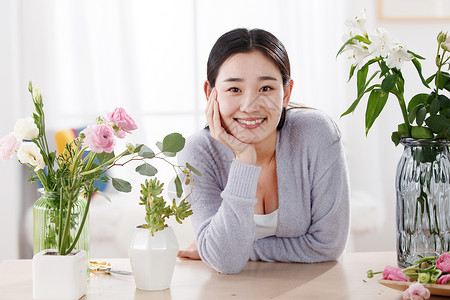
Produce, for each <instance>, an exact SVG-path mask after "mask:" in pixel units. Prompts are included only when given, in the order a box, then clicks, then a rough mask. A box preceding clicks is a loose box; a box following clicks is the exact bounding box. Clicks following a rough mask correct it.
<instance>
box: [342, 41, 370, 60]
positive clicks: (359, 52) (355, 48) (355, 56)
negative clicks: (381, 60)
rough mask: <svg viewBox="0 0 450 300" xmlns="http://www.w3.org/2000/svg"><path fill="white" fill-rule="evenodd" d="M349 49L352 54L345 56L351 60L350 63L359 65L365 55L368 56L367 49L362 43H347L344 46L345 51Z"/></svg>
mask: <svg viewBox="0 0 450 300" xmlns="http://www.w3.org/2000/svg"><path fill="white" fill-rule="evenodd" d="M347 50H351V51H352V54H351V55H350V56H348V57H347V58H348V59H350V60H351V61H352V65H354V66H361V65H362V64H363V61H364V59H365V58H366V57H369V56H370V52H369V50H367V47H366V46H365V45H364V44H362V43H355V44H349V45H347V46H346V47H345V51H347Z"/></svg>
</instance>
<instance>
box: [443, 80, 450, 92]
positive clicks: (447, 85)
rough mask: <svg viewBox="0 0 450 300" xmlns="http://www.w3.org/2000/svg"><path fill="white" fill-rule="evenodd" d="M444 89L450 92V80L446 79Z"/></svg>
mask: <svg viewBox="0 0 450 300" xmlns="http://www.w3.org/2000/svg"><path fill="white" fill-rule="evenodd" d="M444 89H446V90H447V91H449V92H450V80H447V82H446V83H445V86H444Z"/></svg>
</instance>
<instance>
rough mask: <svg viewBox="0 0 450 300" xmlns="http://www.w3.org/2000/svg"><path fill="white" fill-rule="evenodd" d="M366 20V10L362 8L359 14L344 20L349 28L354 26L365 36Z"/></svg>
mask: <svg viewBox="0 0 450 300" xmlns="http://www.w3.org/2000/svg"><path fill="white" fill-rule="evenodd" d="M366 22H367V16H366V10H365V9H363V10H362V11H361V14H360V15H359V16H356V17H355V18H354V19H349V20H347V21H345V25H347V26H348V27H350V28H355V29H356V30H357V31H359V32H360V33H362V35H364V36H367V29H366Z"/></svg>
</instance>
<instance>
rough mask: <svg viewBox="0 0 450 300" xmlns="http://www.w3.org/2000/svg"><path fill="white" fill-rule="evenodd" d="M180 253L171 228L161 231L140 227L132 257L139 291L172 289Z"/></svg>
mask: <svg viewBox="0 0 450 300" xmlns="http://www.w3.org/2000/svg"><path fill="white" fill-rule="evenodd" d="M177 253H178V241H177V238H176V236H175V233H174V232H173V229H172V228H171V227H166V228H165V229H164V230H162V231H157V232H155V233H154V236H152V235H151V234H150V230H149V229H146V228H143V227H141V226H138V227H136V229H135V231H134V234H133V238H132V241H131V245H130V249H129V256H130V262H131V268H132V269H133V275H134V281H135V283H136V288H138V289H140V290H147V291H157V290H165V289H168V288H169V287H170V283H171V281H172V275H173V270H174V268H175V262H176V259H177Z"/></svg>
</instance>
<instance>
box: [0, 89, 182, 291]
mask: <svg viewBox="0 0 450 300" xmlns="http://www.w3.org/2000/svg"><path fill="white" fill-rule="evenodd" d="M28 89H29V91H30V93H31V95H32V99H33V104H34V107H35V112H34V113H33V116H32V117H28V118H24V119H19V120H18V121H17V122H16V124H15V126H14V132H12V133H10V134H9V135H7V136H5V137H3V138H1V139H0V157H1V158H2V159H4V160H5V159H10V158H11V157H12V155H13V154H14V152H17V158H18V160H19V162H20V163H21V164H24V165H26V166H28V167H30V169H31V173H32V177H31V181H36V182H38V183H39V184H40V185H41V186H42V188H41V191H42V197H41V198H40V199H39V200H38V201H36V203H35V205H34V209H33V214H34V216H33V220H34V222H33V235H34V236H33V240H34V248H35V249H34V252H35V255H34V257H33V295H34V298H35V299H62V298H64V299H79V298H80V297H82V296H83V295H84V294H85V293H86V282H87V277H86V276H87V270H89V268H88V255H87V253H88V252H89V243H88V239H89V237H88V235H87V233H88V228H85V227H86V224H87V223H88V219H89V217H88V212H89V206H90V202H91V199H92V196H93V195H94V193H97V192H99V188H98V187H97V186H96V185H95V183H96V182H108V181H109V180H111V182H112V185H113V187H114V188H115V189H117V190H118V191H120V192H130V191H131V184H130V183H129V182H127V181H125V180H123V179H119V178H112V177H111V176H110V175H109V174H108V173H107V170H109V169H110V168H112V167H114V166H117V165H119V166H124V165H126V164H128V163H130V162H132V161H141V162H142V164H140V165H139V166H138V167H137V168H136V172H138V173H139V174H141V175H144V176H153V175H155V174H156V172H157V170H156V168H154V167H153V166H152V165H150V164H149V163H148V162H147V160H149V159H152V158H154V157H157V155H155V154H154V153H153V152H152V151H151V150H150V148H149V147H147V146H145V145H144V144H137V145H132V144H127V146H126V149H125V150H124V151H122V152H121V153H120V154H115V153H114V148H115V143H116V142H115V139H116V138H125V136H126V135H127V134H128V133H131V131H133V130H136V129H137V126H136V124H135V122H134V120H133V119H132V118H131V117H130V116H129V115H128V114H127V113H126V112H125V110H124V109H123V108H116V109H115V110H114V111H113V112H111V113H108V114H107V115H106V116H103V117H99V118H97V122H96V124H92V125H89V126H88V127H87V128H86V129H84V130H83V131H81V132H80V134H79V135H78V137H76V138H75V139H74V140H73V141H71V142H69V143H67V145H66V147H65V149H64V151H62V153H60V154H57V153H56V151H51V150H50V149H49V146H48V143H47V137H46V130H45V114H44V109H43V107H44V104H43V101H42V95H41V93H40V91H39V89H36V88H33V87H32V84H31V82H30V83H29V87H28ZM180 144H182V145H183V146H184V138H183V137H182V136H181V135H180V134H178V133H176V134H175V133H174V134H171V135H168V136H167V137H166V138H165V140H164V144H162V145H160V150H161V152H160V153H158V154H161V155H162V154H167V155H170V154H171V153H172V152H174V151H178V150H177V149H179V147H180ZM186 168H187V169H188V168H189V166H187V167H186ZM186 172H187V173H189V171H186ZM175 184H176V188H177V192H178V193H182V185H181V181H180V179H179V178H178V176H177V177H176V180H175ZM105 196H106V195H105ZM106 197H107V196H106Z"/></svg>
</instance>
